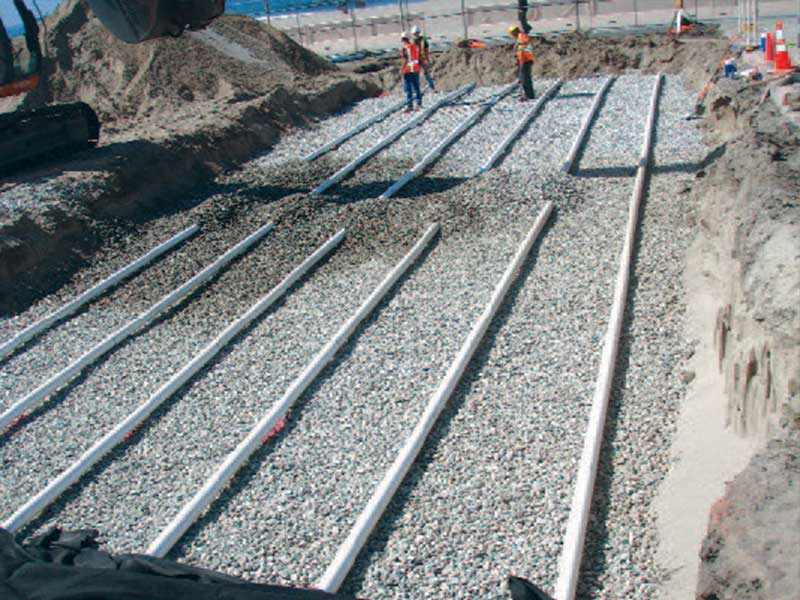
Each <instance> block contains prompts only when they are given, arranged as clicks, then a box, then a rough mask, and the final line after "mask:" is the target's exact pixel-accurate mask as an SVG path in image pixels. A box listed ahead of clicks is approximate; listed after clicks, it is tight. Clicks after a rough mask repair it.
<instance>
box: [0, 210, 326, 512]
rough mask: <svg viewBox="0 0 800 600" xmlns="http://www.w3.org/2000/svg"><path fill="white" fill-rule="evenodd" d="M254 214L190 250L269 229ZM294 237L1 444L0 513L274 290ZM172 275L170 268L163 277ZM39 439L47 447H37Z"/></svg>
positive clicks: (266, 245) (291, 258) (105, 363)
mask: <svg viewBox="0 0 800 600" xmlns="http://www.w3.org/2000/svg"><path fill="white" fill-rule="evenodd" d="M262 210H263V209H262ZM259 212H261V211H259V210H258V209H253V208H251V209H250V210H249V211H248V214H247V218H246V219H241V220H239V221H238V222H234V223H232V224H230V226H229V227H228V228H227V229H226V230H220V232H219V233H220V235H219V237H220V238H221V239H216V240H211V239H206V240H205V242H206V244H207V246H204V247H202V248H198V249H197V251H198V252H201V251H205V252H209V251H211V250H212V249H213V251H214V252H215V253H217V252H218V251H220V249H224V248H226V247H227V246H229V245H230V244H229V242H230V241H231V240H238V239H241V238H242V237H244V235H246V234H247V233H249V232H252V231H253V230H254V229H255V228H256V227H257V226H260V224H261V223H265V222H269V220H270V218H269V217H268V216H266V215H260V214H259ZM302 234H303V232H302V231H301V230H299V228H298V227H291V228H288V227H286V228H283V231H281V228H276V230H274V231H273V232H270V233H269V234H268V235H267V236H266V237H265V238H264V239H263V240H262V241H261V242H260V243H259V244H258V245H256V246H255V248H254V249H253V251H251V252H250V253H248V254H247V255H245V256H244V257H243V258H241V259H239V260H238V261H235V262H234V263H232V264H231V266H230V267H229V268H228V269H227V270H225V271H223V273H222V274H221V275H220V276H218V278H217V279H215V280H213V281H212V283H211V284H210V285H208V286H207V287H206V288H205V289H202V290H200V291H199V292H198V293H196V294H195V295H193V296H192V297H190V299H188V301H185V302H184V303H183V304H181V305H180V306H179V307H177V308H176V310H175V311H173V312H172V313H168V314H167V315H166V316H165V317H163V318H162V319H161V320H159V321H156V323H155V324H154V325H153V326H152V327H150V328H149V329H147V330H145V332H144V333H142V334H140V335H139V336H137V337H135V338H134V339H132V340H131V341H129V342H127V343H125V344H123V345H122V346H121V347H120V348H119V349H118V350H116V351H114V352H113V353H112V354H111V355H110V356H109V357H108V358H107V359H105V360H101V361H100V362H99V363H98V364H97V366H95V367H93V368H91V369H90V370H89V371H88V372H87V374H86V375H85V376H83V377H80V378H78V379H77V381H76V383H75V384H73V385H70V386H68V387H67V388H65V389H64V390H62V391H60V392H57V393H56V394H55V395H54V396H53V397H52V398H51V400H49V401H48V402H47V403H46V404H45V405H43V407H42V409H40V410H39V411H36V412H34V413H33V414H32V415H31V418H30V419H29V420H28V421H26V422H24V423H23V425H22V426H21V427H20V428H19V429H18V430H17V431H15V432H14V433H13V435H11V436H10V437H9V438H8V439H6V440H4V447H3V457H2V460H3V466H4V468H3V470H2V472H0V478H1V479H0V480H2V485H0V490H2V492H0V507H1V508H0V512H2V514H3V515H8V514H10V513H11V512H12V511H13V510H14V509H15V508H16V507H17V506H18V505H19V503H20V498H27V497H29V496H30V495H32V494H33V493H35V492H36V491H38V490H39V489H40V488H41V487H43V486H44V485H45V484H46V483H47V481H49V480H50V479H51V478H52V477H54V476H55V475H56V474H58V473H59V472H60V471H61V470H63V469H64V468H66V467H67V466H69V464H71V463H72V461H74V460H75V459H76V458H77V457H78V456H79V455H80V454H81V453H82V452H83V451H85V450H86V449H87V448H88V447H89V446H90V445H91V444H92V443H93V442H94V441H95V440H96V439H97V438H99V437H100V436H101V435H102V434H103V433H105V432H106V431H108V430H109V429H110V428H111V427H113V425H114V424H116V423H117V422H118V421H119V420H121V419H122V418H123V417H124V416H126V415H127V414H128V413H129V412H131V411H132V410H133V409H134V408H135V407H136V406H138V405H139V404H140V403H142V402H143V401H145V400H146V399H147V398H148V397H149V396H150V394H152V393H153V392H154V391H155V390H156V389H158V387H160V385H161V384H163V383H164V381H166V380H167V379H168V378H169V377H170V376H171V375H172V374H173V373H174V372H175V371H177V370H178V369H179V368H180V367H181V366H182V365H183V364H184V363H185V362H187V361H188V360H189V359H190V358H191V357H192V356H194V355H195V354H196V353H197V352H198V351H199V350H200V349H202V348H203V347H204V346H205V345H206V344H207V343H208V342H209V341H210V340H211V339H213V337H214V336H215V335H216V334H217V333H218V332H219V331H221V330H222V329H223V328H224V327H225V326H226V325H227V324H228V323H229V322H230V321H231V320H233V319H234V318H236V317H237V316H238V315H239V314H241V313H242V312H244V310H245V309H246V308H247V307H248V306H249V305H250V304H252V303H253V302H254V301H255V300H256V299H257V298H258V297H260V296H261V295H263V294H264V293H266V292H267V291H268V290H269V289H270V288H271V287H272V286H273V285H274V284H275V283H277V281H279V280H280V279H281V278H282V277H283V276H284V274H285V273H286V272H288V269H289V268H291V267H289V265H292V266H293V265H294V264H296V263H297V262H299V260H300V259H301V256H302V255H303V253H302V251H303V250H304V249H306V248H309V247H312V246H311V244H310V241H311V240H308V241H303V240H302V238H301V237H300V236H302ZM313 235H314V237H318V235H319V234H317V233H314V234H313ZM314 245H316V243H315V244H314ZM293 248H296V249H293ZM203 262H205V261H203ZM178 274H179V272H178V269H175V270H174V271H173V272H172V273H169V274H168V275H169V276H172V277H176V276H178ZM151 284H152V285H154V286H157V285H159V284H162V285H163V282H152V283H151ZM170 287H171V284H170ZM23 356H25V355H23ZM42 440H47V443H46V444H42V443H41V441H42ZM37 442H38V443H37Z"/></svg>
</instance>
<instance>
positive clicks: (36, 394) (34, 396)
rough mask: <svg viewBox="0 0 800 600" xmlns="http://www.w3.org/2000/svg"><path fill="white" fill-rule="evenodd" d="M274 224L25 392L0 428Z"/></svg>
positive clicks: (1, 419)
mask: <svg viewBox="0 0 800 600" xmlns="http://www.w3.org/2000/svg"><path fill="white" fill-rule="evenodd" d="M272 228H273V225H272V223H270V224H268V225H265V226H264V227H261V228H260V229H259V230H258V231H256V232H255V233H252V234H251V235H249V236H248V237H247V238H245V239H244V240H242V241H241V242H239V243H238V244H236V245H235V246H234V247H232V248H231V249H230V250H228V251H227V252H226V253H225V254H223V255H222V256H220V257H219V258H218V259H217V260H216V261H214V262H213V263H212V264H211V265H209V266H207V267H206V268H205V269H203V270H202V271H200V272H199V273H198V274H197V275H195V276H194V277H192V278H191V279H189V280H188V281H187V282H186V283H184V284H183V285H182V286H181V287H179V288H178V289H177V290H175V291H173V292H170V293H169V294H167V295H166V296H164V297H163V298H162V299H161V300H159V301H158V302H157V303H156V304H154V305H153V306H152V307H150V309H148V310H147V311H145V312H143V313H142V314H141V315H139V316H138V317H136V318H135V319H133V320H132V321H129V322H128V323H127V324H125V325H123V326H122V327H120V328H119V329H117V330H116V331H115V332H114V333H112V334H111V335H109V336H108V337H107V338H106V339H104V340H103V341H102V342H100V343H99V344H97V345H96V346H95V347H94V348H92V349H91V350H89V351H88V352H86V353H84V354H83V355H82V356H81V357H80V358H78V359H77V360H75V361H73V362H72V363H71V364H70V365H68V366H67V367H65V368H64V369H62V370H61V371H60V372H58V373H56V374H55V375H53V376H52V377H51V378H50V379H48V380H47V381H46V382H45V383H43V384H42V385H40V386H39V387H38V388H36V389H35V390H34V391H33V392H31V393H30V394H28V395H27V396H25V397H24V398H23V399H22V400H20V401H18V402H17V403H16V404H14V405H12V406H11V407H10V408H9V409H7V410H6V411H5V412H4V413H3V414H2V415H0V432H3V431H5V430H6V429H7V428H8V426H9V425H10V424H11V423H12V422H13V421H14V419H16V418H17V417H18V416H20V415H21V414H23V413H24V412H25V411H26V410H29V409H30V408H32V407H33V406H35V405H37V404H39V403H41V402H42V401H43V400H44V399H45V398H47V397H48V396H49V395H50V394H52V393H53V392H55V391H56V390H57V389H59V388H60V387H62V386H63V385H64V384H66V383H67V382H69V381H70V380H71V379H72V378H73V377H75V376H76V375H77V374H78V373H80V372H81V371H82V370H83V369H85V368H86V367H88V366H89V365H91V364H92V363H93V362H94V361H96V360H97V359H98V358H100V357H101V356H103V355H104V354H106V353H107V352H109V351H110V350H112V349H113V348H114V347H116V346H118V345H119V344H120V343H122V342H123V341H124V340H125V339H127V338H129V337H130V336H132V335H133V334H135V333H136V332H138V331H140V330H141V329H143V328H144V327H145V326H146V325H147V324H148V323H150V322H152V321H153V320H155V319H156V318H157V317H158V316H159V315H160V314H162V313H164V312H166V310H167V309H169V308H170V307H171V306H172V305H174V304H176V303H177V302H178V301H179V300H181V299H182V298H183V297H185V296H186V295H188V294H189V293H190V292H192V291H193V290H194V289H196V288H198V287H199V286H200V285H202V284H203V283H205V282H206V281H208V280H209V279H211V278H212V277H213V276H214V275H215V274H216V273H217V272H218V271H220V269H222V268H223V267H224V266H225V265H227V264H228V263H229V262H230V261H232V260H233V259H234V258H236V257H237V256H239V255H240V254H242V253H243V252H245V251H246V250H247V249H248V248H250V246H252V245H253V244H255V243H256V242H257V241H258V240H260V239H261V238H262V237H264V236H265V235H266V234H267V233H269V231H270V230H271V229H272Z"/></svg>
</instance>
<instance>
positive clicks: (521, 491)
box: [348, 78, 647, 598]
mask: <svg viewBox="0 0 800 600" xmlns="http://www.w3.org/2000/svg"><path fill="white" fill-rule="evenodd" d="M641 81H643V80H642V79H641V78H635V79H631V80H630V81H624V82H623V83H625V84H627V85H625V87H624V88H623V87H622V86H620V88H618V94H616V95H615V97H614V98H613V99H612V98H609V100H610V103H609V104H610V106H612V107H614V108H616V107H617V106H618V104H619V103H620V99H626V100H627V101H628V104H627V111H625V112H621V111H619V110H612V111H609V112H608V113H605V112H602V113H601V114H600V115H599V116H598V119H597V121H596V123H597V124H600V125H601V128H600V129H599V130H598V131H597V132H596V133H595V135H594V136H593V139H592V140H591V141H590V142H589V143H588V144H587V147H586V151H585V154H586V157H587V159H588V161H587V162H588V163H589V164H591V165H594V164H596V163H594V162H593V161H592V158H593V156H594V155H595V154H596V153H602V155H603V157H604V159H605V160H608V161H610V163H609V164H614V165H619V164H625V163H628V164H630V163H633V164H635V163H636V156H637V155H638V152H637V151H636V150H635V148H634V149H633V151H631V149H630V147H629V144H628V143H627V140H623V141H622V143H619V142H618V141H617V140H618V136H617V134H616V132H617V131H618V129H619V119H620V117H624V118H625V119H629V118H630V117H628V114H629V113H631V114H638V112H645V116H644V119H645V120H646V107H647V96H646V94H641V93H638V92H639V91H640V88H641V89H645V88H646V86H645V85H642V84H641V83H640V82H641ZM573 89H574V88H573ZM566 93H567V94H570V93H575V92H573V91H571V90H569V89H567V91H566ZM642 98H644V102H642V101H641V99H642ZM562 111H563V106H562ZM540 118H541V120H540V121H539V122H538V123H537V125H538V126H539V127H540V128H542V129H543V130H545V131H546V130H547V128H548V125H549V124H550V120H553V121H559V122H563V121H564V120H565V119H566V118H568V117H566V116H565V115H564V114H563V112H561V111H559V112H555V111H550V112H547V113H545V114H543V115H542V116H541V117H540ZM637 118H638V117H637ZM615 119H616V120H617V126H616V127H614V120H615ZM642 125H643V123H642ZM641 131H642V129H641V128H640V132H641ZM539 139H543V140H544V139H545V138H543V137H542V138H539ZM546 141H547V142H549V140H546ZM565 146H566V145H565ZM532 150H534V152H535V153H536V155H537V156H539V155H542V154H543V150H544V149H534V148H532ZM559 163H560V159H559V157H558V156H552V154H551V160H550V161H549V163H548V162H547V161H541V163H540V164H539V165H538V166H539V173H540V174H542V175H543V176H544V177H545V178H548V177H547V174H548V170H549V169H552V168H553V167H554V166H556V165H558V164H559ZM492 175H493V177H492V178H486V179H481V180H478V181H475V183H474V186H470V187H477V188H478V190H476V191H477V192H478V194H479V195H480V196H484V197H485V196H487V195H488V194H490V191H491V190H492V189H496V187H495V186H496V185H497V178H498V177H500V176H501V175H500V173H493V174H492ZM550 177H552V175H551V176H550ZM632 183H633V181H632V179H631V178H609V177H595V178H593V179H591V180H590V179H588V178H587V179H585V180H582V179H578V180H577V181H576V182H575V187H574V188H572V189H570V188H566V189H565V190H560V191H562V192H563V191H567V192H570V193H571V194H570V195H571V196H573V197H569V196H568V197H559V196H558V195H555V200H556V202H557V205H561V206H562V207H564V210H562V211H561V212H560V213H559V217H558V221H557V222H556V223H555V224H554V225H553V227H552V229H551V230H550V231H549V232H548V235H547V237H546V238H545V240H544V241H543V242H542V244H541V247H540V250H539V253H538V257H537V260H536V262H535V265H534V266H533V268H532V270H531V272H530V274H529V275H528V278H527V281H526V282H525V285H524V286H523V287H521V288H520V289H519V290H518V292H517V296H516V297H515V300H514V308H513V310H512V311H510V312H509V313H507V314H506V315H505V319H506V321H505V323H504V324H503V327H502V329H499V330H498V329H497V327H496V326H495V331H494V338H493V339H492V345H491V346H490V347H489V346H487V347H485V348H484V353H483V356H482V358H481V361H480V362H478V364H476V365H473V366H472V368H471V369H470V373H469V375H468V379H467V380H466V381H465V383H464V384H463V385H462V388H461V390H460V391H459V392H458V394H457V395H456V396H455V397H454V398H453V399H452V405H451V407H449V408H448V411H447V412H446V414H444V415H443V417H442V423H441V425H440V427H439V428H437V430H436V433H435V434H434V436H433V438H432V439H431V440H430V443H429V444H428V445H427V447H426V450H425V457H424V458H422V459H421V460H420V462H419V464H417V465H415V469H414V472H413V473H412V475H411V476H410V477H409V478H408V480H407V481H406V483H405V484H404V486H403V488H402V489H401V491H400V493H399V494H398V498H397V499H396V500H395V502H394V503H393V506H392V507H391V508H390V514H389V516H388V517H387V518H386V519H385V520H384V521H382V523H381V525H380V527H379V530H378V532H377V533H376V534H375V535H374V536H373V538H372V539H371V541H370V545H369V549H368V551H367V553H366V555H362V557H361V562H360V563H359V566H358V567H357V568H356V569H355V571H354V573H353V574H352V576H351V579H350V581H349V584H348V585H349V587H348V590H349V591H351V592H353V593H354V594H355V595H357V596H365V597H373V598H408V597H424V598H506V597H507V591H506V588H505V580H506V577H507V575H508V574H510V573H515V574H518V575H523V576H525V577H527V578H529V579H531V580H532V581H535V582H537V583H539V584H541V585H543V586H546V587H552V584H554V582H555V578H556V576H557V563H558V557H559V554H560V550H561V540H562V537H563V533H564V528H565V526H566V520H567V518H568V516H569V508H570V502H571V497H572V491H573V485H574V480H573V477H574V473H575V471H576V469H577V464H578V461H579V459H580V452H581V447H582V435H583V431H584V429H585V422H586V419H587V417H588V409H589V406H590V404H591V399H592V393H593V384H594V379H595V377H596V370H597V366H598V362H599V354H600V351H601V348H602V340H603V335H604V331H605V327H606V326H607V319H608V312H609V310H610V305H611V299H612V292H613V285H614V280H615V276H616V270H617V260H618V259H617V257H618V256H619V252H620V250H621V244H622V239H623V231H624V225H625V222H626V220H627V205H628V203H627V199H628V197H629V195H630V191H631V189H632ZM484 186H485V187H484ZM549 192H550V194H551V196H552V195H553V194H552V191H551V190H549ZM575 196H577V197H575ZM487 201H488V199H487ZM569 208H572V210H567V209H569ZM498 398H502V402H500V403H498V402H497V401H496V399H498ZM531 407H540V409H539V410H536V409H535V408H534V409H533V410H532V409H531ZM545 407H546V408H545ZM490 532H491V533H490Z"/></svg>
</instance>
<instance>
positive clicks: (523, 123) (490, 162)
mask: <svg viewBox="0 0 800 600" xmlns="http://www.w3.org/2000/svg"><path fill="white" fill-rule="evenodd" d="M559 87H561V80H560V79H559V80H558V81H556V82H555V83H554V84H553V85H551V86H550V87H549V88H547V91H546V92H545V93H544V94H542V96H541V97H540V98H539V99H538V100H537V101H536V102H535V104H534V105H533V106H532V107H531V108H530V110H529V111H528V112H526V113H525V114H524V115H523V116H522V119H520V121H519V123H517V125H516V127H514V129H512V130H511V131H510V132H509V134H508V135H507V136H506V138H505V139H504V140H503V141H502V142H500V145H498V146H497V148H495V149H494V152H492V155H491V156H490V157H489V158H488V159H487V160H486V163H484V165H483V166H482V167H481V168H480V170H479V171H478V175H481V174H483V173H486V171H488V170H489V169H491V168H492V167H493V166H494V164H495V163H496V162H497V160H498V159H499V158H500V157H501V156H502V155H503V154H504V153H505V151H506V149H507V148H508V147H509V146H510V145H511V143H512V142H513V141H514V140H516V139H517V137H518V136H519V134H520V133H522V130H523V129H525V127H527V126H528V123H529V122H530V121H531V119H533V118H534V117H535V116H536V115H537V114H538V112H539V110H541V108H542V106H544V103H545V102H547V101H548V100H549V99H550V97H551V96H552V95H553V94H555V92H556V90H557V89H558V88H559Z"/></svg>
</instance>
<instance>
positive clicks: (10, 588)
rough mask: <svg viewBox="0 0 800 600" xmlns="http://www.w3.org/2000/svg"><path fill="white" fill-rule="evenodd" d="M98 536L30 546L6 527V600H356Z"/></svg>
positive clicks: (2, 555) (0, 538)
mask: <svg viewBox="0 0 800 600" xmlns="http://www.w3.org/2000/svg"><path fill="white" fill-rule="evenodd" d="M97 537H98V532H97V531H96V530H93V529H85V530H79V531H61V530H59V529H53V530H52V531H50V532H48V533H46V534H44V535H41V536H37V537H35V538H31V539H30V540H29V541H28V542H27V543H25V544H24V545H20V544H17V543H16V542H15V541H14V538H13V536H12V535H11V534H10V533H9V532H8V531H6V530H5V529H2V528H0V598H2V600H354V599H353V596H349V595H344V594H328V593H325V592H320V591H318V590H305V589H299V588H291V587H285V586H279V585H259V584H255V583H248V582H246V581H243V580H241V579H238V578H236V577H231V576H229V575H223V574H222V573H215V572H214V571H209V570H207V569H200V568H197V567H191V566H188V565H183V564H180V563H176V562H173V561H170V560H166V559H162V558H154V557H152V556H145V555H142V554H124V555H120V556H117V557H114V556H111V555H110V554H108V553H107V552H103V551H101V550H100V549H99V545H98V543H97Z"/></svg>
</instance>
